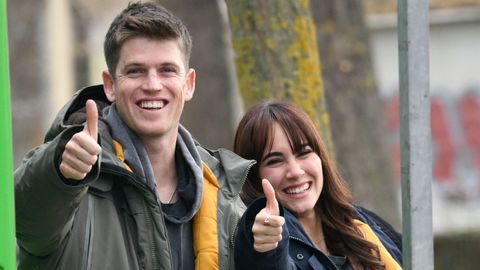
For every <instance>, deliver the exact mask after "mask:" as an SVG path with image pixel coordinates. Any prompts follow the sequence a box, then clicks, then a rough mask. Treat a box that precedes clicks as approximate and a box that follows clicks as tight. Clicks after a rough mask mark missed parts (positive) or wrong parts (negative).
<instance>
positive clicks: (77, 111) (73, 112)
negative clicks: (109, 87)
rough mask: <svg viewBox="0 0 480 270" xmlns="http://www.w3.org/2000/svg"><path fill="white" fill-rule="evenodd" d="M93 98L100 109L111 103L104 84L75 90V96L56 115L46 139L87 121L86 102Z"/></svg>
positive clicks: (51, 138)
mask: <svg viewBox="0 0 480 270" xmlns="http://www.w3.org/2000/svg"><path fill="white" fill-rule="evenodd" d="M89 99H93V100H94V101H95V103H97V107H98V111H99V112H100V111H101V110H102V108H104V107H106V106H108V105H110V104H111V102H110V101H108V99H107V96H105V92H104V90H103V85H101V84H100V85H94V86H88V87H85V88H82V89H80V90H78V91H77V92H75V94H74V95H73V97H72V98H71V99H70V101H68V102H67V103H66V104H65V105H64V106H63V107H62V108H61V109H60V111H59V113H58V114H57V115H56V117H55V119H54V120H53V122H52V124H51V126H50V128H49V129H48V132H47V134H46V135H45V138H44V141H45V142H48V141H51V140H53V138H55V137H56V136H57V135H58V134H60V133H61V132H62V131H63V130H65V128H66V127H68V126H71V125H81V124H83V123H84V122H85V120H86V116H85V103H86V102H87V100H89Z"/></svg>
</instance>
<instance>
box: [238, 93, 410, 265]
mask: <svg viewBox="0 0 480 270" xmlns="http://www.w3.org/2000/svg"><path fill="white" fill-rule="evenodd" d="M234 151H235V152H236V153H237V154H239V155H240V156H242V157H244V158H247V159H254V160H256V161H257V164H256V165H255V166H254V167H253V168H252V169H251V170H250V172H249V175H248V178H247V180H246V182H245V185H244V187H243V191H242V195H241V196H242V199H243V200H244V202H245V203H247V204H249V207H248V209H247V211H246V212H245V214H244V215H243V217H242V219H241V221H240V223H239V228H238V232H237V234H236V238H235V264H236V268H237V269H240V270H241V269H252V268H254V269H342V270H343V269H354V270H358V269H369V270H370V269H388V270H390V269H401V266H400V264H401V251H400V249H401V248H399V247H397V246H396V245H395V243H394V242H393V240H392V239H391V238H390V237H389V236H388V234H387V233H385V232H384V231H382V228H383V227H380V226H378V225H377V224H376V222H375V220H379V219H377V218H378V217H377V216H372V215H370V214H369V213H370V212H369V213H367V212H365V211H363V209H361V208H359V207H355V206H353V204H352V198H351V195H350V193H349V191H348V189H347V187H346V184H345V182H344V181H343V180H342V178H341V177H340V176H339V174H338V172H337V171H336V169H335V166H334V164H333V161H332V159H331V158H330V156H329V154H328V153H327V150H326V147H325V144H324V142H323V140H322V138H321V137H320V135H319V133H318V131H317V129H316V127H315V124H314V123H313V121H312V120H311V119H310V118H309V117H308V116H307V115H306V113H305V112H303V111H302V110H300V109H299V108H297V107H295V106H292V105H289V104H287V103H280V102H266V103H260V104H257V105H255V106H253V107H252V108H251V109H250V110H249V111H248V112H247V113H246V114H245V116H244V117H243V119H242V120H241V122H240V124H239V126H238V129H237V133H236V135H235V144H234ZM263 197H266V198H263ZM259 198H260V199H259ZM388 226H389V225H387V227H388ZM390 228H391V227H390ZM252 262H253V263H252Z"/></svg>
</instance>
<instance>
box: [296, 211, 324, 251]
mask: <svg viewBox="0 0 480 270" xmlns="http://www.w3.org/2000/svg"><path fill="white" fill-rule="evenodd" d="M298 221H299V222H300V224H302V226H303V229H304V230H305V232H306V233H307V236H308V237H309V238H310V240H311V241H312V243H313V244H314V245H315V247H316V248H318V249H319V250H321V251H322V252H323V253H325V254H326V255H330V251H329V250H328V248H327V243H326V242H325V234H324V233H323V223H322V219H321V217H320V215H318V214H317V213H316V212H315V211H311V212H309V213H308V214H303V215H301V216H298Z"/></svg>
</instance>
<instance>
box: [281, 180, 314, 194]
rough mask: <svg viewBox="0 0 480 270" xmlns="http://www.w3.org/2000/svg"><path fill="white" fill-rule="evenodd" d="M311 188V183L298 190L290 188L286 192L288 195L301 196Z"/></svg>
mask: <svg viewBox="0 0 480 270" xmlns="http://www.w3.org/2000/svg"><path fill="white" fill-rule="evenodd" d="M309 188H310V183H305V184H304V185H302V186H300V187H296V188H288V189H286V190H285V193H287V194H300V193H303V192H305V191H306V190H307V189H309Z"/></svg>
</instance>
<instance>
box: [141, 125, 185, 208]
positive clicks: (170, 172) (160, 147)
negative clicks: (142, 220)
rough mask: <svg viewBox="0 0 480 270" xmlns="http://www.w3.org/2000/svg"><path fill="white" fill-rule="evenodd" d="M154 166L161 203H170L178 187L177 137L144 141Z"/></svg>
mask: <svg viewBox="0 0 480 270" xmlns="http://www.w3.org/2000/svg"><path fill="white" fill-rule="evenodd" d="M142 142H143V144H144V146H145V149H146V151H147V154H148V158H149V159H150V163H151V165H152V169H153V174H154V177H155V182H156V184H157V193H158V195H159V198H160V201H162V202H164V203H165V202H169V201H170V200H171V199H172V194H173V193H174V191H175V189H176V187H177V170H176V165H175V148H176V145H177V134H175V136H173V135H172V136H170V138H168V137H160V138H155V139H144V140H142Z"/></svg>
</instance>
